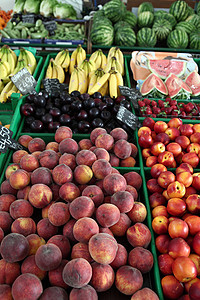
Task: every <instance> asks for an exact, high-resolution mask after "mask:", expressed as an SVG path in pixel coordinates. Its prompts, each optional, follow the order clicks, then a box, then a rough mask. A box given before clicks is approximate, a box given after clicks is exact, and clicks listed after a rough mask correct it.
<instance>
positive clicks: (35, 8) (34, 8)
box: [24, 0, 41, 14]
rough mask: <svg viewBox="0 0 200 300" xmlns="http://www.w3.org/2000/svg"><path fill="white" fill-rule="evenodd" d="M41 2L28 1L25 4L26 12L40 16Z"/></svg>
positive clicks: (35, 0)
mask: <svg viewBox="0 0 200 300" xmlns="http://www.w3.org/2000/svg"><path fill="white" fill-rule="evenodd" d="M40 2H41V1H40V0H26V2H25V4H24V12H25V13H34V14H39V10H40Z"/></svg>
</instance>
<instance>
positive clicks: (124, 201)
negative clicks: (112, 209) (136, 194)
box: [111, 191, 134, 213]
mask: <svg viewBox="0 0 200 300" xmlns="http://www.w3.org/2000/svg"><path fill="white" fill-rule="evenodd" d="M111 204H114V205H116V206H117V207H118V208H119V210H120V212H121V213H127V212H129V211H130V210H131V209H132V208H133V205H134V199H133V196H132V195H131V193H129V192H127V191H119V192H116V193H115V194H113V195H112V197H111Z"/></svg>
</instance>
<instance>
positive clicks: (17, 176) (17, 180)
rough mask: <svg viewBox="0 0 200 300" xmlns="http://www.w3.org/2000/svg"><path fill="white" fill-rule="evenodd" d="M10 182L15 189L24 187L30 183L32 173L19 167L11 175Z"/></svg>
mask: <svg viewBox="0 0 200 300" xmlns="http://www.w3.org/2000/svg"><path fill="white" fill-rule="evenodd" d="M9 182H10V185H11V186H12V187H13V188H14V189H16V190H19V189H22V188H24V187H26V186H27V185H28V184H29V182H30V174H29V173H28V172H27V171H25V170H22V169H19V170H17V171H15V172H14V173H12V174H11V175H10V178H9Z"/></svg>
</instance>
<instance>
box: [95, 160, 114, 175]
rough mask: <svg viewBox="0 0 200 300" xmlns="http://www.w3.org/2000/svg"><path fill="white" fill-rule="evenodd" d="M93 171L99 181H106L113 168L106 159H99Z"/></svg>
mask: <svg viewBox="0 0 200 300" xmlns="http://www.w3.org/2000/svg"><path fill="white" fill-rule="evenodd" d="M92 171H93V174H94V176H95V177H96V178H97V179H104V178H105V177H106V176H107V175H109V174H111V171H112V166H111V164H110V163H109V162H108V161H107V160H105V159H98V160H96V161H95V162H94V163H93V165H92Z"/></svg>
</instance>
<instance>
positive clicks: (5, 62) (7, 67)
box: [3, 61, 11, 75]
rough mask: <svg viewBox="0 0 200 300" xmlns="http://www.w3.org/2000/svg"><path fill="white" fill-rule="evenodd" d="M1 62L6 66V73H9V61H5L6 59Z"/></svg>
mask: <svg viewBox="0 0 200 300" xmlns="http://www.w3.org/2000/svg"><path fill="white" fill-rule="evenodd" d="M3 64H4V66H5V67H6V69H7V75H9V74H10V71H11V70H10V65H9V63H8V62H7V61H4V62H3Z"/></svg>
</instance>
